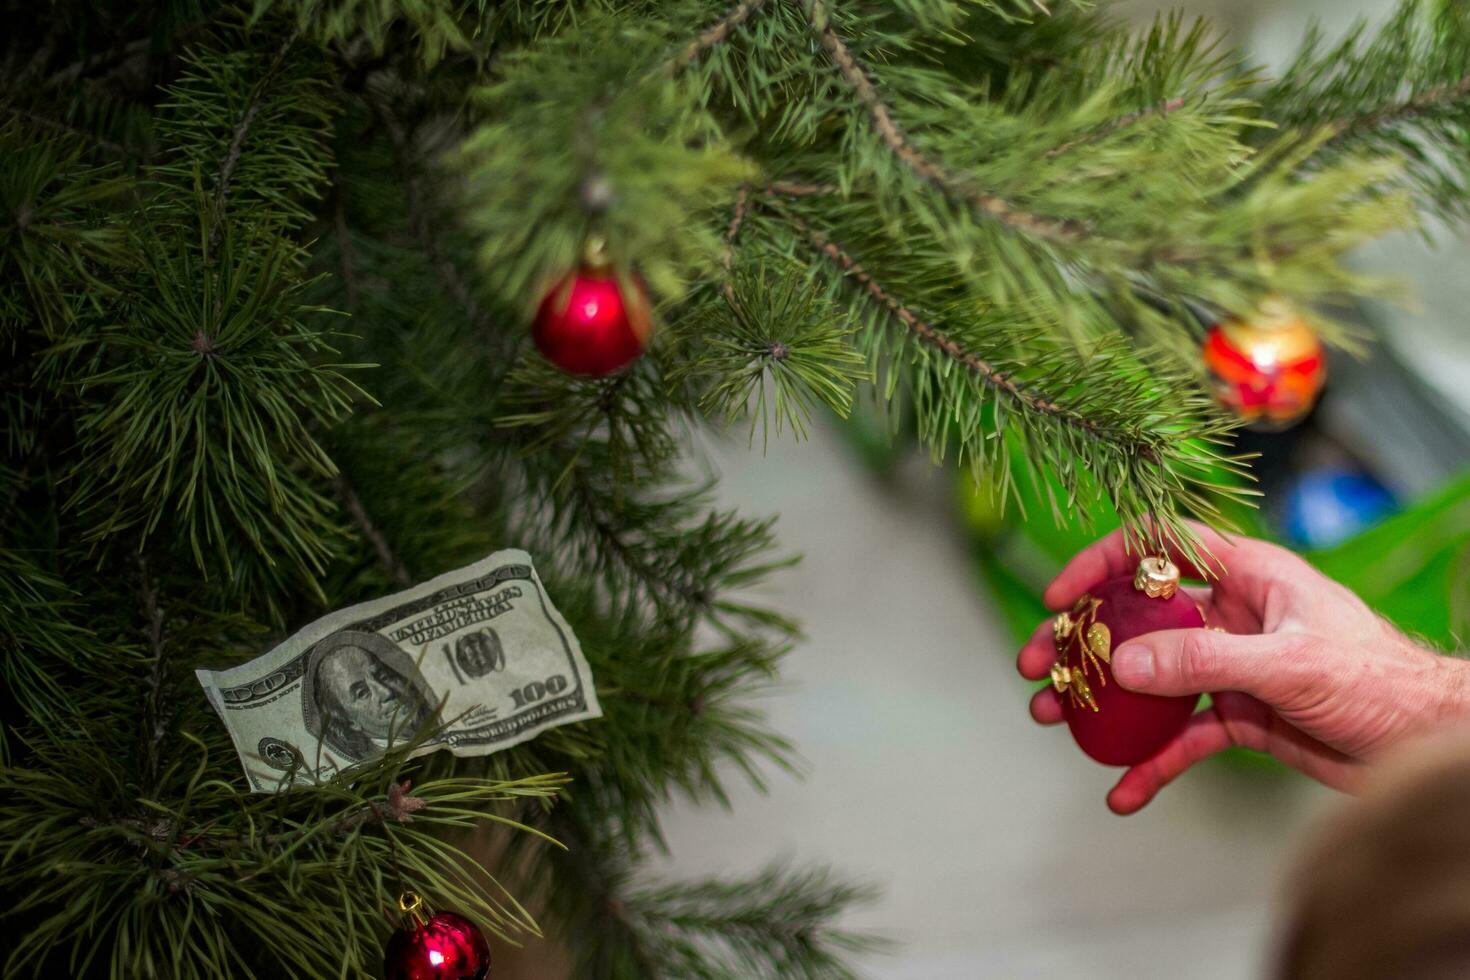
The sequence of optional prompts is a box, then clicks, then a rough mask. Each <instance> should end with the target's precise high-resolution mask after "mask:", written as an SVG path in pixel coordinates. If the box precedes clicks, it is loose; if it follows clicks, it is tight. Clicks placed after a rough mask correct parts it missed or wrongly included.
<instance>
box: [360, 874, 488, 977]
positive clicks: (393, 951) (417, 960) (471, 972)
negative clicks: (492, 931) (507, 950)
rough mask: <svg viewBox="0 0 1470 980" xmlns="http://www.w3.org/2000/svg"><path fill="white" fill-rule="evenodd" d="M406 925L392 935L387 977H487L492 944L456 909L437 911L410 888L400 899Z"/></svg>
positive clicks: (385, 963)
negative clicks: (457, 912) (430, 907)
mask: <svg viewBox="0 0 1470 980" xmlns="http://www.w3.org/2000/svg"><path fill="white" fill-rule="evenodd" d="M398 907H399V908H400V909H402V910H403V925H402V926H401V927H400V928H399V929H398V931H397V932H395V933H393V935H392V936H390V937H389V938H388V947H387V949H386V950H385V951H384V955H383V976H384V977H385V978H386V980H486V978H488V977H489V976H490V946H489V944H488V943H486V942H485V937H484V935H482V934H481V933H480V930H479V929H477V928H475V924H474V923H473V922H471V921H470V920H469V919H466V918H465V917H464V916H462V915H458V914H456V913H454V912H435V913H433V914H432V915H430V914H429V912H428V910H427V909H426V908H425V907H424V900H423V899H422V898H419V896H418V895H415V894H414V893H413V892H407V893H405V894H404V895H403V897H401V898H400V899H399V900H398Z"/></svg>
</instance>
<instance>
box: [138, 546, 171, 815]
mask: <svg viewBox="0 0 1470 980" xmlns="http://www.w3.org/2000/svg"><path fill="white" fill-rule="evenodd" d="M138 576H139V580H140V585H141V590H142V597H143V612H144V614H145V615H146V616H147V620H148V621H147V624H146V626H145V628H144V633H145V635H146V636H147V638H148V652H149V653H150V654H151V655H152V663H151V664H150V665H149V667H148V679H147V685H148V697H147V700H146V702H145V705H144V709H145V714H144V720H145V721H144V723H145V725H146V726H147V728H146V730H145V731H144V733H143V738H144V742H143V752H144V762H143V770H144V783H145V785H147V786H149V787H153V788H156V787H157V785H158V769H159V762H160V759H161V758H162V754H163V743H164V740H165V739H166V738H168V723H167V721H166V720H165V717H164V711H163V702H164V686H165V682H166V681H167V679H168V669H167V663H166V659H167V658H166V657H165V651H164V646H163V609H162V607H160V606H159V604H158V586H157V584H156V583H155V582H154V581H153V576H152V575H151V574H150V573H149V571H148V561H147V559H145V558H143V557H141V556H140V557H139V558H138Z"/></svg>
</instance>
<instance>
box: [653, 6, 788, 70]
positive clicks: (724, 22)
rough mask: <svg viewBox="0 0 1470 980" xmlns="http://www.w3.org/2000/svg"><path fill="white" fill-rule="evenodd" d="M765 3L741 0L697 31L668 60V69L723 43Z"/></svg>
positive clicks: (677, 66)
mask: <svg viewBox="0 0 1470 980" xmlns="http://www.w3.org/2000/svg"><path fill="white" fill-rule="evenodd" d="M765 5H766V0H741V2H740V3H737V4H736V5H735V6H733V7H731V8H730V10H729V11H728V12H727V13H726V14H725V16H723V17H721V18H720V19H719V20H717V21H715V22H714V23H713V24H711V25H710V26H708V27H706V28H705V29H704V30H702V31H700V32H699V36H698V37H696V38H695V39H694V40H692V41H690V42H689V44H688V45H687V46H685V48H684V49H683V50H682V51H680V52H679V53H678V54H677V55H676V56H675V57H674V58H673V59H672V61H671V62H670V64H669V68H670V70H677V69H679V68H683V67H684V66H685V65H687V64H690V63H691V62H693V61H694V60H695V59H697V58H698V57H699V56H700V55H702V54H704V53H705V52H706V51H708V50H709V49H710V48H713V47H715V46H716V45H720V44H723V43H725V41H726V40H728V39H729V37H730V35H731V34H734V33H735V29H736V28H737V27H739V26H740V25H741V24H743V23H745V22H746V21H747V20H749V19H750V17H751V15H752V14H754V13H755V12H756V11H758V10H760V9H761V8H762V7H764V6H765Z"/></svg>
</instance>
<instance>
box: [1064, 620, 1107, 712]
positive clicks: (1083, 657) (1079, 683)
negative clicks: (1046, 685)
mask: <svg viewBox="0 0 1470 980" xmlns="http://www.w3.org/2000/svg"><path fill="white" fill-rule="evenodd" d="M1101 606H1102V600H1101V599H1094V598H1093V597H1092V596H1090V595H1084V596H1083V597H1082V598H1080V599H1078V600H1077V603H1076V604H1075V605H1074V606H1073V607H1072V611H1071V612H1069V613H1066V612H1064V613H1061V614H1060V615H1058V616H1057V618H1056V620H1055V621H1054V622H1053V623H1052V636H1053V638H1054V639H1055V641H1056V648H1057V662H1056V663H1055V664H1054V665H1052V668H1051V686H1052V687H1053V688H1054V689H1055V690H1056V692H1057V693H1058V694H1061V693H1063V692H1066V694H1067V696H1068V697H1069V698H1071V699H1072V704H1073V705H1074V706H1084V705H1085V706H1086V707H1089V708H1091V709H1092V710H1093V711H1097V710H1098V707H1097V699H1096V698H1095V697H1093V695H1092V685H1091V684H1089V683H1088V681H1087V670H1088V668H1089V667H1091V668H1092V669H1093V670H1095V671H1097V682H1098V683H1099V684H1106V683H1107V682H1108V679H1107V678H1106V677H1104V676H1103V672H1102V664H1104V663H1108V662H1110V661H1111V660H1112V657H1113V638H1112V634H1111V633H1110V632H1109V630H1108V628H1107V626H1106V625H1105V624H1103V623H1099V622H1097V611H1098V609H1099V607H1101ZM1074 650H1075V651H1076V665H1075V666H1073V664H1072V653H1073V651H1074ZM1099 661H1101V663H1099Z"/></svg>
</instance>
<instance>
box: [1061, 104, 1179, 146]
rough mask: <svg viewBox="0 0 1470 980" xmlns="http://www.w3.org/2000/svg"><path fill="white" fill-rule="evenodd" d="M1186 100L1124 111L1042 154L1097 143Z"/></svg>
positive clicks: (1163, 114) (1176, 108)
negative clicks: (1122, 113)
mask: <svg viewBox="0 0 1470 980" xmlns="http://www.w3.org/2000/svg"><path fill="white" fill-rule="evenodd" d="M1186 101H1187V100H1185V99H1183V98H1174V99H1170V100H1169V101H1167V102H1161V103H1159V104H1158V105H1156V106H1153V107H1151V108H1148V109H1139V110H1138V111H1137V112H1129V113H1125V114H1124V115H1121V116H1119V117H1117V118H1116V119H1111V120H1109V121H1107V122H1105V123H1102V124H1100V125H1099V126H1097V127H1096V128H1094V129H1093V130H1092V131H1090V132H1087V133H1084V134H1083V135H1081V136H1079V137H1077V138H1076V139H1070V140H1067V141H1066V142H1065V143H1061V144H1059V145H1057V146H1054V147H1052V148H1051V149H1050V150H1047V151H1046V153H1045V154H1043V156H1044V157H1045V158H1046V159H1048V160H1050V159H1054V158H1056V157H1059V156H1061V155H1062V154H1064V153H1068V152H1070V151H1072V150H1075V149H1077V148H1078V147H1081V146H1089V145H1091V144H1093V143H1097V142H1099V141H1101V140H1104V139H1107V138H1108V137H1109V136H1114V135H1116V134H1118V133H1120V132H1122V131H1123V130H1125V129H1127V128H1128V127H1129V126H1133V125H1136V124H1137V123H1140V122H1142V121H1143V120H1145V119H1156V118H1163V117H1164V116H1167V115H1169V113H1171V112H1174V111H1176V110H1178V109H1181V108H1183V107H1184V105H1185V103H1186Z"/></svg>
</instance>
